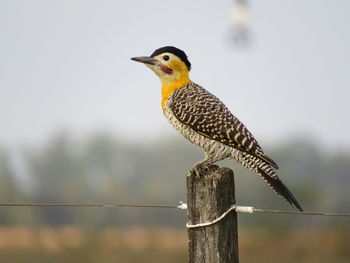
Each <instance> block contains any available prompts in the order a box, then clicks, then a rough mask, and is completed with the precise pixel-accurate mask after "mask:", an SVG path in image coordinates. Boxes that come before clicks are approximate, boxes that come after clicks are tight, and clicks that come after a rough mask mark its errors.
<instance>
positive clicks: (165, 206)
mask: <svg viewBox="0 0 350 263" xmlns="http://www.w3.org/2000/svg"><path fill="white" fill-rule="evenodd" d="M0 207H142V208H178V206H177V205H146V204H63V203H61V204H59V203H57V204H19V203H0Z"/></svg>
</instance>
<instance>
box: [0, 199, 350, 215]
mask: <svg viewBox="0 0 350 263" xmlns="http://www.w3.org/2000/svg"><path fill="white" fill-rule="evenodd" d="M0 207H102V208H110V207H112V208H113V207H131V208H179V209H182V210H186V209H187V205H186V203H183V202H180V205H154V204H150V205H148V204H79V203H30V204H24V203H0ZM234 207H235V211H236V212H238V213H253V212H260V213H275V214H289V215H314V216H343V217H350V213H326V212H325V213H323V212H299V211H287V210H272V209H259V208H253V207H250V206H234ZM230 210H232V209H231V208H230Z"/></svg>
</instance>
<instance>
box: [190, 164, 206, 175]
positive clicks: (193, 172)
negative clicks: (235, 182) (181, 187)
mask: <svg viewBox="0 0 350 263" xmlns="http://www.w3.org/2000/svg"><path fill="white" fill-rule="evenodd" d="M209 165H210V163H206V162H205V163H197V164H196V165H195V166H193V167H192V169H191V171H190V173H191V175H194V176H197V177H200V175H201V172H202V171H203V170H205V171H206V170H209Z"/></svg>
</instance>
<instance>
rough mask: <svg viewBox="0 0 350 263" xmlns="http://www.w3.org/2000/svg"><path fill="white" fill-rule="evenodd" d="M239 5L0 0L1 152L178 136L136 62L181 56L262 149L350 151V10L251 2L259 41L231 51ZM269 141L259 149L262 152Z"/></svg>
mask: <svg viewBox="0 0 350 263" xmlns="http://www.w3.org/2000/svg"><path fill="white" fill-rule="evenodd" d="M231 6H232V1H228V0H226V1H214V0H191V1H188V0H177V1H170V0H149V1H115V0H110V1H107V0H104V1H97V0H96V1H88V0H74V1H71V0H62V1H50V0H40V1H39V0H31V1H26V0H22V1H21V0H11V1H9V0H0V94H1V95H0V145H10V146H11V145H22V144H26V143H31V144H37V143H42V142H44V141H46V140H47V139H48V138H49V137H50V136H52V134H54V133H55V132H57V131H60V130H68V131H70V132H72V133H74V134H76V135H78V136H80V135H81V136H85V135H87V134H91V133H94V132H97V131H108V132H110V133H112V134H116V135H120V136H124V137H125V138H129V139H131V140H140V141H142V140H145V139H155V138H157V137H164V136H168V135H174V136H175V135H176V132H175V131H174V130H173V128H172V127H171V126H170V125H169V124H168V123H167V122H166V120H165V118H164V117H163V116H162V111H161V108H160V99H161V98H160V82H159V80H158V79H157V77H156V75H154V73H153V72H151V71H150V70H149V69H148V68H146V67H145V66H143V65H142V64H140V63H135V62H133V61H131V60H130V57H134V56H142V55H150V54H151V53H152V52H153V51H154V50H155V49H157V48H159V47H161V46H165V45H173V46H176V47H178V48H181V49H183V50H184V51H185V52H186V53H187V55H188V57H189V60H190V61H191V63H192V71H191V75H190V76H191V79H192V80H193V81H194V82H196V83H198V84H200V85H202V86H203V87H205V88H206V89H208V90H209V91H210V92H212V93H214V94H215V95H217V96H218V97H219V98H220V99H221V100H222V101H223V102H224V103H225V104H226V105H227V106H228V107H229V109H230V110H231V111H232V113H233V114H234V115H236V116H237V117H238V118H239V119H240V120H241V121H242V122H243V123H245V124H246V126H247V127H248V129H249V130H251V132H252V133H253V134H254V135H255V137H256V138H257V139H258V141H259V142H260V144H262V145H264V144H266V143H271V142H280V141H281V140H284V139H286V138H289V137H290V136H295V135H298V136H306V137H309V138H313V139H315V140H317V141H320V142H321V143H322V144H324V145H326V146H328V147H330V148H342V149H349V148H350V135H349V128H350V106H349V98H350V91H349V89H350V70H349V69H350V51H349V47H350V16H349V9H350V2H349V1H346V0H343V1H341V0H335V1H325V0H308V1H292V0H286V1H278V0H266V1H250V20H249V25H250V29H251V32H252V39H253V42H252V44H251V45H250V47H247V48H243V49H242V48H237V47H235V46H234V45H233V44H232V42H230V38H229V35H230V32H231V31H230V30H231V28H232V22H231V20H230V8H231ZM261 142H263V143H261Z"/></svg>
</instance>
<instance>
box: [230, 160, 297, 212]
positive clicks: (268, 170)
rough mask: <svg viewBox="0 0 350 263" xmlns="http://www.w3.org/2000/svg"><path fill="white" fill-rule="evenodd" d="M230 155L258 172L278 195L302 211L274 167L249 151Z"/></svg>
mask: <svg viewBox="0 0 350 263" xmlns="http://www.w3.org/2000/svg"><path fill="white" fill-rule="evenodd" d="M232 157H233V158H234V159H236V160H237V161H238V162H239V163H241V164H242V165H244V166H245V167H247V168H248V169H250V170H252V171H254V172H256V173H258V174H259V175H260V176H261V177H262V178H263V179H264V180H265V181H266V182H267V183H268V185H269V186H270V187H271V188H272V189H273V190H274V191H275V192H276V193H277V194H278V195H280V196H282V197H283V198H284V199H286V200H287V201H288V203H290V204H291V205H292V206H293V207H296V208H297V209H299V210H300V211H303V209H302V208H301V206H300V204H299V202H298V201H297V199H296V198H295V197H294V195H293V194H292V192H291V191H290V190H289V189H288V188H287V186H286V185H285V184H284V183H283V182H282V181H281V179H279V177H278V176H277V175H276V173H275V170H274V168H273V167H272V166H271V165H270V164H269V163H267V162H266V161H264V160H261V159H260V158H257V157H255V156H253V155H250V154H249V153H241V154H237V155H232Z"/></svg>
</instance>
